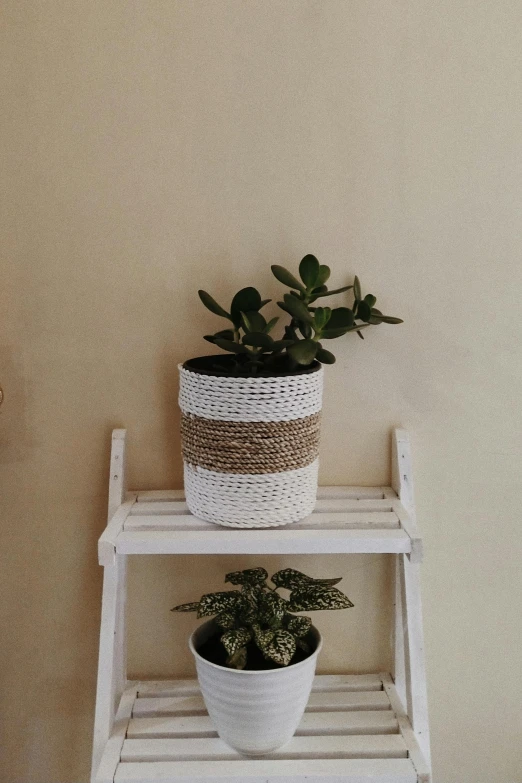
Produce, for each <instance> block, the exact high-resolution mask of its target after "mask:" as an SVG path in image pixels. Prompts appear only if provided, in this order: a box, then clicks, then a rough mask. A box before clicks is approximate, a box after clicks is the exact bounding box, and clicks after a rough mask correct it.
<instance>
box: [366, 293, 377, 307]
mask: <svg viewBox="0 0 522 783" xmlns="http://www.w3.org/2000/svg"><path fill="white" fill-rule="evenodd" d="M364 301H365V302H366V304H367V305H368V307H373V306H374V304H375V302H376V301H377V297H376V296H374V295H373V294H366V296H365V297H364Z"/></svg>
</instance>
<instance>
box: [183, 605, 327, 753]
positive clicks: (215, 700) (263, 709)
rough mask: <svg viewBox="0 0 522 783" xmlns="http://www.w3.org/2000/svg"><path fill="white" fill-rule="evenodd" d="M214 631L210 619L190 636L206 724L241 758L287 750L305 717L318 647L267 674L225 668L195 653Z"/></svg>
mask: <svg viewBox="0 0 522 783" xmlns="http://www.w3.org/2000/svg"><path fill="white" fill-rule="evenodd" d="M215 630H216V625H215V623H214V621H213V620H210V621H209V622H206V623H204V624H203V625H201V626H200V627H199V628H198V629H197V630H196V631H195V632H194V633H193V634H192V636H191V638H190V641H189V647H190V650H191V652H192V654H193V655H194V658H195V659H196V669H197V673H198V680H199V684H200V687H201V693H202V695H203V699H204V701H205V705H206V708H207V710H208V714H209V715H210V719H211V720H212V723H213V724H214V726H215V729H216V731H217V733H218V734H219V736H220V737H221V739H222V740H224V741H225V742H226V743H227V744H228V745H230V746H231V747H232V748H234V749H235V750H237V751H239V753H242V754H243V755H244V756H262V755H265V754H267V753H271V752H273V751H274V750H277V749H278V748H280V747H282V746H283V745H285V744H286V743H287V742H288V741H289V740H290V739H291V738H292V737H293V735H294V734H295V731H296V729H297V727H298V725H299V723H300V721H301V718H302V717H303V713H304V711H305V708H306V705H307V703H308V699H309V696H310V691H311V689H312V683H313V680H314V676H315V666H316V662H317V656H318V655H319V653H320V651H321V647H322V638H321V634H320V633H319V631H318V630H317V629H316V628H314V627H313V626H312V632H313V633H314V635H315V637H316V640H317V646H316V648H315V651H314V652H313V653H312V654H311V655H310V656H309V657H308V658H306V659H305V660H304V661H301V662H300V663H295V664H292V665H290V666H286V667H283V668H278V669H269V670H267V671H240V670H237V669H227V668H225V667H223V666H218V665H217V664H215V663H210V661H207V660H205V658H202V656H201V655H199V653H198V651H197V648H198V647H199V646H201V644H203V643H204V642H205V641H206V640H207V639H208V638H209V637H210V636H211V635H212V634H213V633H214V632H215Z"/></svg>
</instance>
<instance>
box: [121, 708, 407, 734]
mask: <svg viewBox="0 0 522 783" xmlns="http://www.w3.org/2000/svg"><path fill="white" fill-rule="evenodd" d="M398 731H399V724H398V722H397V718H396V717H395V714H394V713H393V711H392V710H350V711H343V712H341V711H337V712H307V713H305V714H304V715H303V718H302V720H301V723H300V724H299V727H298V729H297V731H296V736H297V737H308V736H313V737H321V736H329V735H331V736H344V735H348V734H397V733H398ZM127 737H128V738H129V739H140V738H142V739H143V738H145V737H156V738H162V737H163V738H167V737H217V731H216V730H215V728H214V725H213V723H212V721H211V720H210V718H209V716H208V715H182V716H170V717H162V718H132V719H131V720H130V721H129V726H128V729H127Z"/></svg>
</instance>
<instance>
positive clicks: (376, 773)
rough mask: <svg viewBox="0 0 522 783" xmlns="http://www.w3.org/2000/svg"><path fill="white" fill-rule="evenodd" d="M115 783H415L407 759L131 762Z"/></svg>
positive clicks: (122, 770) (122, 767) (122, 768)
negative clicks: (159, 782)
mask: <svg viewBox="0 0 522 783" xmlns="http://www.w3.org/2000/svg"><path fill="white" fill-rule="evenodd" d="M114 781H115V783H151V782H152V781H154V782H155V783H158V781H161V782H162V783H303V781H306V783H417V773H416V772H415V769H414V767H413V764H412V763H411V761H410V760H409V759H305V760H297V761H296V760H286V759H285V760H281V761H273V760H270V759H256V760H251V759H249V760H241V761H180V762H172V761H164V762H156V763H155V762H149V763H147V762H145V763H141V762H130V763H122V764H120V765H119V766H118V769H117V771H116V775H115V777H114Z"/></svg>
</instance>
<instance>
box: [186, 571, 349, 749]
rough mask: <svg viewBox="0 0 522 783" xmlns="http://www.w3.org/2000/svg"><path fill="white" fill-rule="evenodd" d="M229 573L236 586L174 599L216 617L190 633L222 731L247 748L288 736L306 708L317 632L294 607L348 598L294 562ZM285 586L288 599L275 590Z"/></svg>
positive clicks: (270, 745)
mask: <svg viewBox="0 0 522 783" xmlns="http://www.w3.org/2000/svg"><path fill="white" fill-rule="evenodd" d="M267 580H268V573H267V572H266V571H265V569H264V568H250V569H247V570H245V571H235V572H233V573H230V574H227V576H226V578H225V582H230V583H231V584H233V585H239V589H238V590H229V591H224V592H218V593H208V594H207V595H204V596H202V598H201V599H200V600H199V601H196V602H195V603H189V604H181V605H180V606H176V607H174V609H173V610H172V611H175V612H197V616H198V618H199V617H213V618H214V619H213V620H210V621H207V622H206V623H204V624H203V625H201V626H200V627H199V628H198V629H197V630H196V631H195V632H194V633H193V634H192V636H191V638H190V642H189V646H190V649H191V651H192V653H193V655H194V658H195V661H196V670H197V674H198V680H199V684H200V687H201V692H202V694H203V699H204V701H205V705H206V707H207V710H208V714H209V715H210V718H211V720H212V722H213V724H214V726H215V728H216V731H217V732H218V734H219V736H220V737H221V738H222V739H223V740H224V741H225V742H226V743H227V744H228V745H230V746H231V747H232V748H234V749H235V750H237V751H239V752H240V753H242V754H244V755H247V756H257V755H263V754H266V753H270V752H272V751H274V750H276V749H277V748H280V747H282V746H283V745H284V744H286V743H287V742H288V741H289V740H290V739H291V738H292V737H293V735H294V733H295V731H296V729H297V727H298V725H299V723H300V721H301V718H302V716H303V713H304V710H305V708H306V704H307V702H308V698H309V696H310V691H311V688H312V683H313V679H314V674H315V666H316V661H317V656H318V655H319V652H320V650H321V645H322V639H321V635H320V634H319V631H318V630H317V629H316V628H314V626H313V625H312V621H311V619H310V618H309V617H306V616H302V615H297V614H295V613H296V612H301V611H314V610H320V609H347V608H349V607H352V606H353V604H352V602H351V601H350V600H349V599H348V598H347V597H346V596H345V595H344V593H342V592H341V591H340V590H338V589H337V588H336V587H335V586H334V585H336V584H338V583H339V582H340V581H341V580H340V579H313V578H312V577H309V576H306V575H305V574H302V573H301V572H300V571H296V570H295V569H293V568H285V569H284V570H282V571H278V572H277V573H275V574H274V575H273V576H272V578H271V581H272V584H273V586H271V585H269V584H268V581H267ZM279 588H286V589H287V590H289V591H290V596H289V598H288V599H285V598H284V597H283V596H281V595H280V594H279V593H278V592H277V590H278V589H279Z"/></svg>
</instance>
